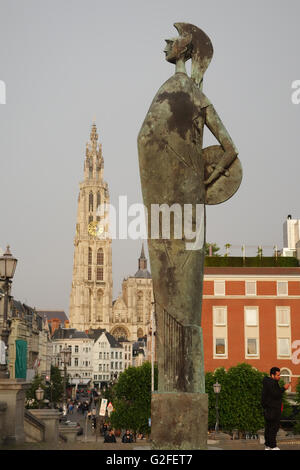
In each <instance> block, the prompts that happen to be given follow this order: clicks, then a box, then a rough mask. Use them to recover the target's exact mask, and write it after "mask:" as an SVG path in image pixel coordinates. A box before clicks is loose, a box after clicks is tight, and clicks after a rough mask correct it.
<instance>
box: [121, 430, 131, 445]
mask: <svg viewBox="0 0 300 470" xmlns="http://www.w3.org/2000/svg"><path fill="white" fill-rule="evenodd" d="M122 442H123V443H124V444H130V443H131V442H133V437H132V434H131V432H130V431H129V429H127V431H126V432H125V434H124V436H123V437H122Z"/></svg>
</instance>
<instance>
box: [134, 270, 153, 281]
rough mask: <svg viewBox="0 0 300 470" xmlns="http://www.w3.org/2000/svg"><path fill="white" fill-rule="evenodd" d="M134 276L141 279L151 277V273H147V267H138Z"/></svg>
mask: <svg viewBox="0 0 300 470" xmlns="http://www.w3.org/2000/svg"><path fill="white" fill-rule="evenodd" d="M134 277H139V278H143V279H151V274H150V273H149V271H148V269H139V270H138V271H137V272H136V273H135V275H134Z"/></svg>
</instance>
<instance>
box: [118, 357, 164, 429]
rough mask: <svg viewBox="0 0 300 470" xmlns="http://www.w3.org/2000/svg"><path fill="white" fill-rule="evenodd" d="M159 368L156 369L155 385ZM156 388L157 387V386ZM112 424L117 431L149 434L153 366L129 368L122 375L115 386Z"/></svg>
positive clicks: (145, 365) (147, 363)
mask: <svg viewBox="0 0 300 470" xmlns="http://www.w3.org/2000/svg"><path fill="white" fill-rule="evenodd" d="M156 383H157V368H156V367H155V384H156ZM155 387H156V385H155ZM113 389H114V398H113V402H112V404H113V407H114V411H113V412H112V414H111V424H112V426H113V427H114V428H117V429H131V430H132V431H133V432H134V433H136V432H143V433H149V432H150V428H149V426H148V419H149V418H150V416H151V364H150V362H145V363H144V364H143V365H142V366H140V367H129V368H128V369H126V370H125V371H124V372H123V373H122V374H120V376H119V379H118V382H117V383H116V384H115V385H114V387H113Z"/></svg>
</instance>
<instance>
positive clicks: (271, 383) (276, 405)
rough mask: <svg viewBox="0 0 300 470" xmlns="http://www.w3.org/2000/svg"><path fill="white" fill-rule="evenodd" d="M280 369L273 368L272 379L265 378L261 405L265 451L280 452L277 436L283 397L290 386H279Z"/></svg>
mask: <svg viewBox="0 0 300 470" xmlns="http://www.w3.org/2000/svg"><path fill="white" fill-rule="evenodd" d="M279 380H280V369H279V368H278V367H272V369H271V370H270V377H264V379H263V388H262V395H261V404H262V407H263V409H264V418H265V450H280V449H279V447H277V443H276V435H277V432H278V430H279V424H280V417H281V412H282V395H283V393H284V392H285V390H287V389H288V388H289V386H290V384H285V385H284V386H283V387H280V386H279V383H278V382H279Z"/></svg>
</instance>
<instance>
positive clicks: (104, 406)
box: [99, 398, 107, 416]
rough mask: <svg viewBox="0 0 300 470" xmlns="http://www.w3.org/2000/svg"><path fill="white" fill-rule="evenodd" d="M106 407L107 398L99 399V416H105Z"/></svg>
mask: <svg viewBox="0 0 300 470" xmlns="http://www.w3.org/2000/svg"><path fill="white" fill-rule="evenodd" d="M106 407H107V399H106V398H102V400H101V406H100V411H99V416H105V413H106Z"/></svg>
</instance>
